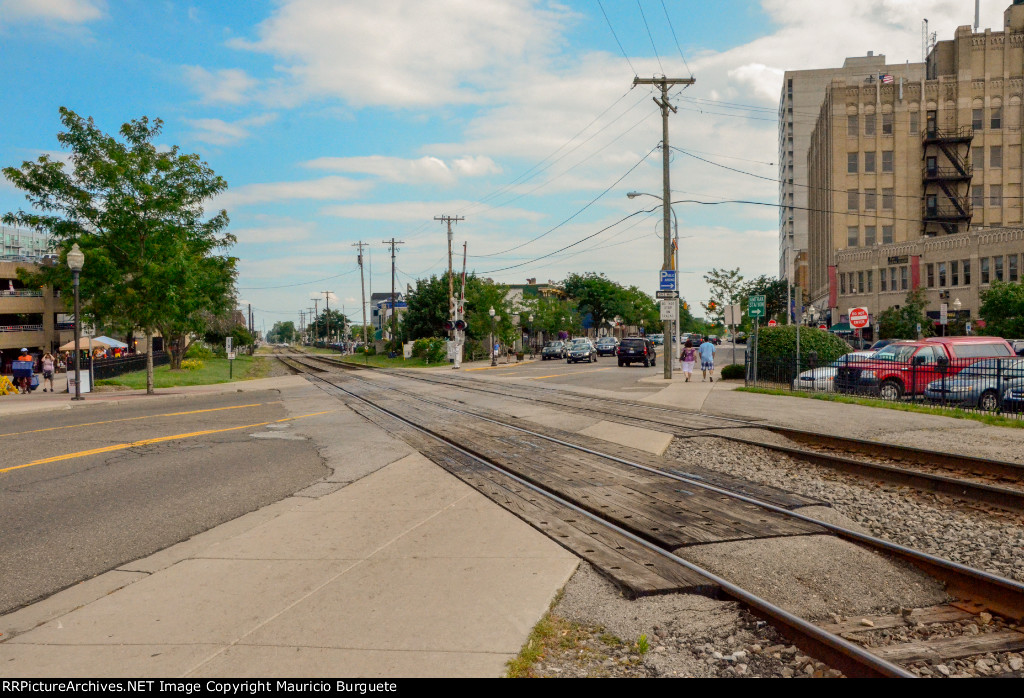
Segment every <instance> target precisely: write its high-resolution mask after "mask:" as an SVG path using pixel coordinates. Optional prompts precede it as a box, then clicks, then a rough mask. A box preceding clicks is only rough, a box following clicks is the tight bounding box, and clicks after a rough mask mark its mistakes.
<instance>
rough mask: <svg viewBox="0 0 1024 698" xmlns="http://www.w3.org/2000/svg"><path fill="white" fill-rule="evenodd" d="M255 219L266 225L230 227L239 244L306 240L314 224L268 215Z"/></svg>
mask: <svg viewBox="0 0 1024 698" xmlns="http://www.w3.org/2000/svg"><path fill="white" fill-rule="evenodd" d="M256 219H257V220H259V221H261V222H266V223H267V225H261V226H249V227H244V228H232V229H231V231H230V232H231V233H232V234H233V235H234V236H235V237H236V238H238V242H239V243H240V244H243V243H250V244H264V243H277V242H284V243H292V242H300V241H302V240H308V239H309V237H310V236H311V235H312V233H313V231H314V230H315V228H316V226H315V225H314V224H313V223H310V222H308V221H298V220H290V219H287V218H286V219H273V218H271V217H269V216H257V217H256Z"/></svg>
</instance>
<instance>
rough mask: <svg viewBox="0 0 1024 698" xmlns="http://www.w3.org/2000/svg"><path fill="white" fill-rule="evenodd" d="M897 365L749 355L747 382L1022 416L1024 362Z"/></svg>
mask: <svg viewBox="0 0 1024 698" xmlns="http://www.w3.org/2000/svg"><path fill="white" fill-rule="evenodd" d="M921 358H922V357H915V358H914V359H911V360H906V361H897V360H885V359H875V358H870V357H868V356H864V355H856V354H847V355H846V356H843V357H840V358H839V359H838V360H836V361H833V362H827V363H821V362H818V361H815V360H814V359H813V357H807V356H802V357H801V358H800V360H799V361H798V360H797V359H796V357H785V358H782V359H778V358H770V359H769V358H756V354H753V355H751V353H750V352H748V355H747V362H746V384H747V385H748V386H754V387H764V388H775V389H780V390H792V391H805V392H811V393H831V394H836V395H854V396H861V397H871V398H877V399H882V400H887V401H893V402H914V403H917V404H924V405H932V406H938V407H945V408H950V409H957V410H973V411H978V412H996V413H1001V414H1005V415H1009V416H1015V417H1024V358H1018V357H1009V356H1007V357H998V358H964V359H952V360H942V359H937V360H936V359H928V360H925V361H922V360H921Z"/></svg>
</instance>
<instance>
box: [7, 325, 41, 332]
mask: <svg viewBox="0 0 1024 698" xmlns="http://www.w3.org/2000/svg"><path fill="white" fill-rule="evenodd" d="M42 331H43V326H42V325H0V332H42Z"/></svg>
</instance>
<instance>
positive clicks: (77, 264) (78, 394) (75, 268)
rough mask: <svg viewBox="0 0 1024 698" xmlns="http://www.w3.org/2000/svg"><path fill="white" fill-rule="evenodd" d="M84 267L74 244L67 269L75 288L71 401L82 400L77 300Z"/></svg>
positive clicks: (80, 335)
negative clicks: (73, 369) (73, 361)
mask: <svg viewBox="0 0 1024 698" xmlns="http://www.w3.org/2000/svg"><path fill="white" fill-rule="evenodd" d="M83 266H85V254H84V253H83V252H82V250H80V249H78V243H77V242H76V243H75V244H74V245H72V246H71V250H70V251H69V252H68V268H69V269H71V277H72V283H73V285H74V287H75V396H74V397H73V398H71V399H72V400H82V399H83V398H82V353H81V348H82V347H81V346H80V345H81V343H82V315H81V308H80V307H79V298H78V276H79V274H80V273H81V272H82V267H83Z"/></svg>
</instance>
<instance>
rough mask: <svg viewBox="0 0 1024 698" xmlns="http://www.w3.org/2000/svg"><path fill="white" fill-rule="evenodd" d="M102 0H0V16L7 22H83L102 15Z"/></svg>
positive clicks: (103, 3)
mask: <svg viewBox="0 0 1024 698" xmlns="http://www.w3.org/2000/svg"><path fill="white" fill-rule="evenodd" d="M105 5H106V3H105V2H102V0H0V17H2V18H3V19H4V20H6V21H8V22H11V23H13V22H17V21H34V20H42V21H49V22H64V23H67V24H83V23H85V22H91V21H92V20H96V19H99V18H100V17H102V16H103V9H102V8H103V7H104V6H105Z"/></svg>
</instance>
